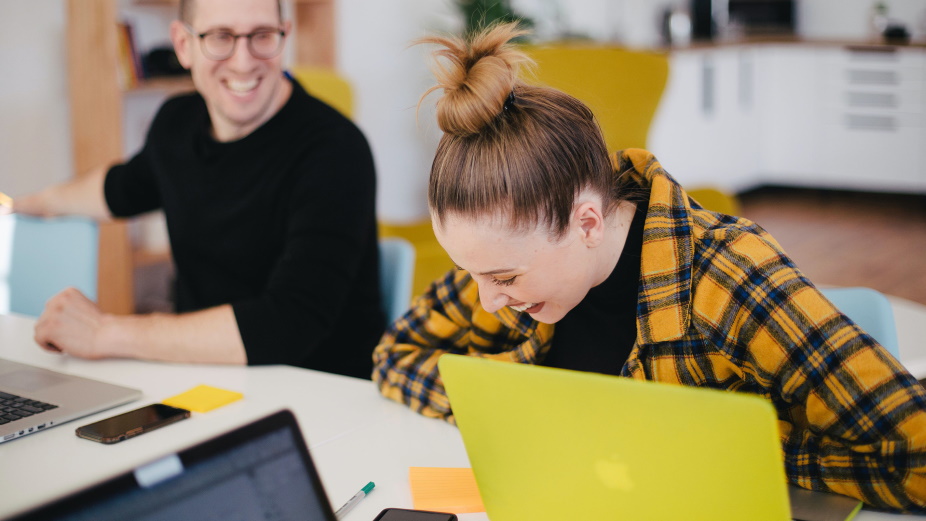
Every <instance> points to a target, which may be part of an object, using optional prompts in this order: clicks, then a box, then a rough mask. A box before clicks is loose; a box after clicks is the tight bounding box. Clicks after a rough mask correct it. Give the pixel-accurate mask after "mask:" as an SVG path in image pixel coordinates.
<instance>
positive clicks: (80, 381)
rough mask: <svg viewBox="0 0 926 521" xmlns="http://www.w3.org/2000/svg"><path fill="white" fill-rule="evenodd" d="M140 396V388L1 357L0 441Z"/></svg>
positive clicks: (40, 429)
mask: <svg viewBox="0 0 926 521" xmlns="http://www.w3.org/2000/svg"><path fill="white" fill-rule="evenodd" d="M140 397H141V391H139V390H138V389H130V388H128V387H122V386H119V385H113V384H108V383H105V382H99V381H97V380H91V379H89V378H82V377H80V376H74V375H69V374H64V373H59V372H56V371H51V370H48V369H42V368H40V367H36V366H33V365H28V364H21V363H19V362H13V361H11V360H6V359H4V358H0V443H3V442H5V441H10V440H12V439H15V438H18V437H20V436H25V435H27V434H32V433H34V432H38V431H42V430H45V429H48V428H49V427H54V426H55V425H59V424H62V423H65V422H69V421H71V420H75V419H77V418H80V417H82V416H87V415H90V414H93V413H96V412H99V411H102V410H105V409H109V408H111V407H115V406H117V405H122V404H124V403H127V402H130V401H132V400H137V399H138V398H140Z"/></svg>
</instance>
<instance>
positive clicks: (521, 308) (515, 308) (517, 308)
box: [508, 302, 537, 313]
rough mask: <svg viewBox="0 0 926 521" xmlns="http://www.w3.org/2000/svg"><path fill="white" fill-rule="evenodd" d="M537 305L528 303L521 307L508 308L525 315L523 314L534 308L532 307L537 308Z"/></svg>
mask: <svg viewBox="0 0 926 521" xmlns="http://www.w3.org/2000/svg"><path fill="white" fill-rule="evenodd" d="M536 305H537V304H536V303H530V302H528V303H527V304H521V305H520V306H508V307H510V308H511V309H513V310H515V311H518V312H520V313H523V312H525V311H527V310H528V309H530V308H532V307H534V306H536Z"/></svg>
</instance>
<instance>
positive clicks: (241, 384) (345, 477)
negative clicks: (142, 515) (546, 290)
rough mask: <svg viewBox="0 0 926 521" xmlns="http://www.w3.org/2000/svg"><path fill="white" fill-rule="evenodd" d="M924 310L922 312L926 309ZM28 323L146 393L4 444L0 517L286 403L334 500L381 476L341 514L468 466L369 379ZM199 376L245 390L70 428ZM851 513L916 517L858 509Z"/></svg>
mask: <svg viewBox="0 0 926 521" xmlns="http://www.w3.org/2000/svg"><path fill="white" fill-rule="evenodd" d="M923 316H926V310H924V311H923ZM920 322H921V324H926V320H921V321H920ZM32 325H33V321H32V320H30V319H25V318H22V317H17V316H11V315H0V356H3V357H5V358H10V359H13V360H17V361H21V362H27V363H32V364H36V365H41V366H45V367H49V368H52V369H55V370H59V371H62V372H68V373H73V374H78V375H81V376H87V377H91V378H98V379H102V380H106V381H111V382H113V383H118V384H122V385H127V386H132V387H136V388H139V389H141V390H142V391H143V392H144V396H143V398H142V399H141V400H139V401H137V402H133V403H130V404H127V405H123V406H121V407H118V408H116V409H112V410H109V411H104V412H102V413H98V414H96V415H93V416H89V417H87V418H83V419H80V420H77V421H75V422H72V423H70V424H65V425H62V426H58V427H55V428H52V429H50V430H48V431H45V432H41V433H36V434H33V435H30V436H26V437H24V438H20V439H17V440H13V441H10V442H7V443H2V444H0V461H2V462H3V464H4V469H5V470H4V472H2V473H0V518H2V517H6V516H9V515H12V514H13V513H15V512H19V511H23V510H26V509H28V508H30V507H32V506H35V505H38V504H41V503H43V502H46V501H49V500H51V499H54V498H56V497H59V496H61V495H65V494H67V493H69V492H71V491H74V490H76V489H79V488H82V487H85V486H89V485H91V484H93V483H95V482H99V481H102V480H105V479H106V478H108V477H110V476H112V475H115V474H118V473H121V472H125V471H127V470H130V469H132V468H134V467H136V466H138V465H139V464H142V463H145V462H148V461H151V460H154V459H156V458H158V457H160V456H162V455H163V454H165V453H167V452H170V451H174V450H178V449H181V448H184V447H187V446H189V445H192V444H194V443H196V442H198V441H202V440H205V439H207V438H210V437H213V436H215V435H218V434H220V433H222V432H226V431H228V430H230V429H231V428H233V427H235V426H238V425H241V424H244V423H246V422H247V421H249V420H252V419H255V418H257V417H260V416H264V415H266V414H269V413H270V412H273V411H276V410H279V409H282V408H289V409H291V410H292V411H293V412H294V413H295V414H296V417H297V418H298V419H299V424H300V427H301V428H302V430H303V434H304V436H305V437H306V439H307V441H308V444H309V449H310V451H311V453H312V457H313V459H314V460H315V463H316V466H317V467H318V470H319V474H320V475H321V478H322V481H323V482H324V485H325V489H326V490H327V492H328V496H329V498H330V499H331V503H332V504H333V506H334V508H337V507H339V506H340V505H341V504H343V502H345V501H346V500H347V499H348V498H350V497H351V496H352V495H353V494H354V493H356V492H357V491H358V490H359V489H360V487H362V486H363V485H365V484H366V483H367V482H368V481H373V482H375V483H376V488H375V490H374V491H373V492H372V493H371V494H370V496H369V497H367V498H366V499H364V500H363V501H361V502H360V504H359V505H358V506H357V507H356V508H355V509H354V510H352V511H351V512H350V513H349V514H348V515H347V516H346V518H345V521H370V520H372V519H373V517H375V515H376V514H377V513H379V511H380V510H382V509H383V508H385V507H403V508H411V504H412V503H411V494H410V492H409V487H408V468H409V467H412V466H422V467H468V466H469V461H468V460H467V458H466V451H465V449H464V448H463V443H462V441H461V439H460V435H459V431H457V429H456V428H455V427H453V426H451V425H448V424H446V423H444V422H442V421H439V420H431V419H428V418H424V417H422V416H419V415H418V414H415V413H413V412H411V411H410V410H408V409H407V408H405V407H404V406H402V405H399V404H396V403H393V402H390V401H388V400H385V399H383V398H382V397H380V396H379V394H378V393H377V391H376V389H375V387H374V385H373V384H372V383H371V382H369V381H365V380H358V379H354V378H348V377H342V376H337V375H331V374H327V373H320V372H316V371H309V370H305V369H297V368H292V367H287V366H272V367H251V368H243V367H220V366H203V365H180V364H160V363H151V362H138V361H132V360H103V361H85V360H79V359H73V358H70V357H62V356H59V355H54V354H49V353H45V352H43V351H42V350H40V349H39V348H38V347H37V346H35V345H34V343H33V341H32ZM924 327H926V325H924ZM920 338H922V337H920ZM901 342H902V343H903V338H901ZM904 352H905V351H903V350H902V351H901V353H902V354H903V353H904ZM924 365H926V364H924ZM201 383H205V384H209V385H214V386H217V387H222V388H227V389H231V390H236V391H240V392H242V393H244V395H245V398H244V400H241V401H239V402H236V403H233V404H231V405H228V406H225V407H222V408H220V409H217V410H215V411H212V412H209V413H206V414H195V413H194V415H193V418H191V419H190V420H187V421H183V422H180V423H178V424H176V425H172V426H170V427H167V428H164V429H160V430H157V431H154V432H151V433H148V434H145V435H144V436H140V437H138V438H133V439H131V440H129V441H126V442H123V443H118V444H115V445H102V444H98V443H94V442H91V441H87V440H83V439H80V438H77V436H75V435H74V428H76V427H77V426H79V425H83V424H85V423H89V422H91V421H96V420H99V419H102V418H106V417H109V416H111V415H113V414H115V413H118V412H123V411H126V410H130V409H133V408H136V407H139V406H141V405H143V404H147V403H151V402H157V401H160V400H162V399H164V398H167V397H168V396H172V395H174V394H177V393H179V392H182V391H185V390H187V389H189V388H190V387H193V386H195V385H198V384H201ZM13 469H15V470H13ZM460 518H461V520H463V521H476V520H480V521H482V520H486V519H487V517H486V515H485V514H484V513H481V514H463V515H461V516H460ZM856 519H858V520H860V521H879V520H880V521H887V520H892V519H898V520H899V519H913V517H911V516H896V515H890V514H881V513H877V512H867V511H863V512H862V513H860V514H859V516H858V517H857V518H856Z"/></svg>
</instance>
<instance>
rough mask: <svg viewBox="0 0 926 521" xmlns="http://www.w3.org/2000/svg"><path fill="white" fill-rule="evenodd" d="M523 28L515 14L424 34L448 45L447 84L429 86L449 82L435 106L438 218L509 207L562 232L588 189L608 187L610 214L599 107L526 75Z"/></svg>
mask: <svg viewBox="0 0 926 521" xmlns="http://www.w3.org/2000/svg"><path fill="white" fill-rule="evenodd" d="M523 34H526V31H524V30H522V29H520V28H519V27H518V25H517V23H507V24H499V25H495V26H492V27H488V28H486V29H484V30H482V31H481V32H479V33H476V34H475V35H473V36H471V37H470V38H469V39H463V38H458V37H444V36H431V37H427V38H424V39H422V40H419V42H418V43H431V44H437V45H440V46H441V48H440V49H438V50H437V51H435V52H434V56H435V66H434V67H433V72H434V75H435V77H436V78H437V81H438V84H437V85H436V86H434V87H432V88H431V89H429V90H428V91H427V92H426V93H425V94H424V96H427V95H428V94H430V93H431V92H433V91H435V90H443V95H442V96H441V98H440V99H439V100H438V101H437V107H436V108H437V123H438V125H439V126H440V128H441V130H442V131H443V132H444V135H443V137H442V138H441V140H440V143H439V145H438V147H437V153H436V155H435V157H434V162H433V164H432V165H431V176H430V181H429V186H428V206H429V208H430V210H431V213H432V215H434V216H435V217H436V218H437V222H438V224H442V223H443V219H444V217H445V216H447V215H448V214H455V215H462V216H466V217H481V216H495V215H503V216H506V217H507V218H508V219H509V222H510V224H511V225H512V227H513V228H514V229H517V230H529V229H533V228H535V227H537V226H538V225H544V226H546V227H547V229H548V230H549V232H550V233H551V235H552V236H553V237H555V238H561V237H562V236H563V234H564V233H565V232H566V230H567V228H568V225H569V220H570V215H571V213H572V208H573V203H574V201H575V198H576V196H577V195H578V194H579V192H581V191H582V190H583V189H586V188H589V189H591V190H593V191H595V192H596V193H598V194H600V195H601V197H602V200H603V205H604V208H603V211H604V212H605V214H606V215H607V214H608V213H610V211H611V210H612V209H613V207H614V206H615V203H616V202H617V201H618V200H619V199H618V198H619V196H620V191H621V190H620V187H619V183H618V182H617V176H615V175H614V173H613V168H612V165H611V162H610V159H609V157H608V152H607V148H606V146H605V143H604V138H603V137H602V134H601V129H600V128H599V126H598V123H597V121H596V120H595V117H594V115H593V114H592V112H591V110H589V108H588V107H586V106H585V104H583V103H582V102H581V101H579V100H577V99H576V98H574V97H572V96H569V95H568V94H565V93H563V92H560V91H558V90H555V89H551V88H549V87H542V86H534V85H529V84H527V83H525V82H523V81H522V80H521V79H520V70H521V68H522V67H525V66H528V67H530V66H533V62H532V61H531V60H530V58H529V57H528V56H527V55H526V54H525V53H524V52H522V51H520V50H519V49H518V48H517V47H516V46H515V45H514V44H513V43H512V39H514V38H516V37H518V36H521V35H523ZM424 96H422V99H423V98H424Z"/></svg>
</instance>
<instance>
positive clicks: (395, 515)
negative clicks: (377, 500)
mask: <svg viewBox="0 0 926 521" xmlns="http://www.w3.org/2000/svg"><path fill="white" fill-rule="evenodd" d="M373 521H457V516H456V514H448V513H447V512H429V511H427V510H407V509H404V508H387V509H385V510H383V511H382V512H380V513H379V515H378V516H376V519H374V520H373Z"/></svg>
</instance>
